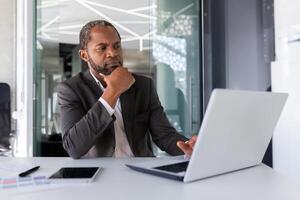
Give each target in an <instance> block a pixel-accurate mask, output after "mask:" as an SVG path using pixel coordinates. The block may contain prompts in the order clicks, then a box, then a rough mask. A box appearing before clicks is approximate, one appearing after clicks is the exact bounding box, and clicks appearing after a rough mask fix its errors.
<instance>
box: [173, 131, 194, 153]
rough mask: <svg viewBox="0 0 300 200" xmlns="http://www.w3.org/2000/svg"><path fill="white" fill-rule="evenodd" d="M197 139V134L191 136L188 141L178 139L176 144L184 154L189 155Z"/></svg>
mask: <svg viewBox="0 0 300 200" xmlns="http://www.w3.org/2000/svg"><path fill="white" fill-rule="evenodd" d="M196 141H197V136H196V135H194V136H192V137H191V138H190V139H189V140H188V141H185V142H184V141H178V142H177V146H178V147H179V148H180V149H181V150H182V151H183V152H184V154H185V155H188V156H191V155H192V153H193V149H194V146H195V143H196Z"/></svg>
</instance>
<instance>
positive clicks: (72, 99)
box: [57, 83, 114, 159]
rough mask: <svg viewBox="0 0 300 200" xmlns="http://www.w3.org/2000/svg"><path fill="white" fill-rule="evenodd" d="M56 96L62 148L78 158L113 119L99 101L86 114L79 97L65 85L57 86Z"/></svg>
mask: <svg viewBox="0 0 300 200" xmlns="http://www.w3.org/2000/svg"><path fill="white" fill-rule="evenodd" d="M57 96H58V105H59V108H60V114H61V131H62V138H63V139H62V140H63V146H64V148H65V150H66V151H67V152H68V154H69V155H70V156H71V157H72V158H75V159H77V158H80V157H82V156H83V155H85V154H86V153H87V152H88V151H89V149H90V148H91V147H92V146H93V145H94V143H95V141H96V138H97V137H99V136H101V134H103V132H104V131H105V130H106V129H107V128H108V127H109V125H110V124H111V123H112V122H113V121H114V118H113V117H112V116H110V115H109V113H108V111H107V110H106V108H105V107H104V106H103V105H102V104H101V102H100V101H97V102H96V103H95V105H94V106H93V107H92V108H91V109H90V110H89V111H88V112H87V113H86V112H85V111H84V109H83V106H82V104H81V101H80V100H79V97H78V96H77V94H76V93H75V92H74V91H73V89H72V88H71V87H70V86H69V85H67V84H66V83H61V84H60V85H59V86H58V95H57Z"/></svg>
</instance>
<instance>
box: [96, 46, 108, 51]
mask: <svg viewBox="0 0 300 200" xmlns="http://www.w3.org/2000/svg"><path fill="white" fill-rule="evenodd" d="M105 50H106V47H99V48H97V51H101V52H102V51H105Z"/></svg>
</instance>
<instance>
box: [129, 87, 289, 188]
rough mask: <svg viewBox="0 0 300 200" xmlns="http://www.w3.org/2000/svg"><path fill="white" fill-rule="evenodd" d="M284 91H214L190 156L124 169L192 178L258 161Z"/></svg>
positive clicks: (284, 97) (269, 135) (277, 115)
mask: <svg viewBox="0 0 300 200" xmlns="http://www.w3.org/2000/svg"><path fill="white" fill-rule="evenodd" d="M287 96H288V95H287V94H285V93H273V92H258V91H238V90H228V89H215V90H213V92H212V94H211V97H210V100H209V103H208V106H207V109H206V112H205V115H204V118H203V121H202V125H201V127H200V130H199V133H198V139H197V141H196V144H195V146H194V150H193V154H192V155H191V157H190V159H178V158H176V157H175V158H172V157H171V158H168V159H156V160H154V161H148V162H147V161H146V162H141V163H136V164H126V166H127V167H129V168H131V169H133V170H136V171H140V172H144V173H148V174H153V175H157V176H161V177H165V178H170V179H175V180H179V181H183V182H191V181H195V180H199V179H204V178H208V177H212V176H216V175H221V174H224V173H229V172H233V171H236V170H240V169H244V168H249V167H252V166H256V165H258V164H260V163H261V162H262V159H263V156H264V154H265V152H266V149H267V146H268V144H269V142H270V140H271V138H272V135H273V132H274V129H275V127H276V124H277V121H278V119H279V117H280V114H281V111H282V109H283V107H284V104H285V102H286V99H287Z"/></svg>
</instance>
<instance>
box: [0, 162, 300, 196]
mask: <svg viewBox="0 0 300 200" xmlns="http://www.w3.org/2000/svg"><path fill="white" fill-rule="evenodd" d="M151 159H155V158H130V159H115V158H97V159H83V160H73V159H71V158H45V157H44V158H3V157H0V163H3V162H14V163H15V164H17V165H28V164H32V165H40V166H41V168H40V170H38V171H37V172H36V173H35V175H46V176H48V175H50V174H52V173H53V172H54V171H56V170H57V169H59V168H60V167H65V166H69V167H72V166H103V167H104V170H103V171H102V173H101V174H100V175H99V176H98V177H97V178H96V179H95V182H93V183H88V184H85V185H82V184H80V185H78V186H66V187H60V188H54V189H49V190H42V191H38V192H31V193H22V194H19V193H16V194H13V195H9V197H7V198H6V199H17V200H23V199H27V200H28V199H30V200H48V199H49V200H50V199H51V200H59V199H63V200H67V199H72V200H85V199H88V200H92V199H118V200H120V199H124V200H125V199H130V200H135V199H136V200H148V199H151V200H154V199H155V200H156V199H164V200H168V199H172V200H176V199H181V200H184V199H188V200H192V199H205V200H206V199H210V200H211V199H230V200H235V199H238V200H241V199H243V200H248V199H249V200H250V199H251V200H253V199H255V200H258V199H264V200H269V199H271V200H277V199H278V200H283V199H284V200H290V199H295V200H296V199H297V200H299V199H300V190H299V188H300V187H299V186H300V185H299V184H298V183H296V182H293V181H292V180H289V179H287V178H286V177H284V176H283V175H281V174H279V173H277V172H275V171H274V170H273V169H271V168H269V167H267V166H265V165H263V164H262V165H259V166H257V167H252V168H249V169H245V170H240V171H237V172H233V173H229V174H225V175H220V176H216V177H213V178H207V179H203V180H200V181H196V182H192V183H188V184H183V183H182V182H178V181H174V180H168V179H164V178H160V177H156V176H152V175H147V174H143V173H138V172H136V171H133V170H131V169H128V168H127V167H125V166H124V164H125V163H133V162H141V161H145V160H151ZM156 160H158V161H159V162H161V161H162V162H163V161H164V159H163V158H158V159H156ZM2 194H4V193H3V191H2ZM0 196H1V191H0ZM1 199H2V198H1Z"/></svg>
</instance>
